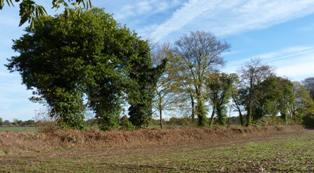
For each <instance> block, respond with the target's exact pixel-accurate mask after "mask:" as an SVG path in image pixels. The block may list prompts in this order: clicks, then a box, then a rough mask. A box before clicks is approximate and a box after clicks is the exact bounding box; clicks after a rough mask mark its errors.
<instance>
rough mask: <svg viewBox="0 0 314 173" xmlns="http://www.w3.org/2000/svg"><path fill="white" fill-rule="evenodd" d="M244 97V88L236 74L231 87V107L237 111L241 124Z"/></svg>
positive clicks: (242, 120) (242, 122)
mask: <svg viewBox="0 0 314 173" xmlns="http://www.w3.org/2000/svg"><path fill="white" fill-rule="evenodd" d="M245 97H246V90H245V88H244V87H243V86H242V84H241V82H240V80H239V76H237V75H236V76H235V82H234V86H233V87H232V92H231V98H232V106H233V108H234V109H235V110H236V111H238V114H239V119H240V124H241V126H243V125H244V115H243V113H242V112H243V111H244V109H245Z"/></svg>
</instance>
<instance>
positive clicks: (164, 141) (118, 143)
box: [0, 126, 303, 153]
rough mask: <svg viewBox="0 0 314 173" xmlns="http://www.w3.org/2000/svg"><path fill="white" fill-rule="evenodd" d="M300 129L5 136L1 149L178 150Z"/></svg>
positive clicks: (0, 138)
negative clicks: (172, 148)
mask: <svg viewBox="0 0 314 173" xmlns="http://www.w3.org/2000/svg"><path fill="white" fill-rule="evenodd" d="M302 130H303V128H302V127H301V126H268V127H248V128H243V127H230V128H212V129H209V128H177V129H163V130H160V129H139V130H134V131H126V130H112V131H107V132H102V131H99V130H87V131H77V130H60V129H50V130H47V129H46V130H45V131H42V132H37V133H34V132H20V133H16V132H2V133H0V147H1V149H2V151H3V152H4V153H10V152H14V153H17V152H23V153H24V152H40V151H49V150H51V149H54V148H60V147H61V148H62V147H79V148H90V147H93V148H97V147H106V146H107V147H111V148H112V147H114V148H116V147H118V148H131V147H136V148H141V147H145V146H161V145H165V146H171V145H174V146H178V145H191V144H198V145H200V144H206V145H217V144H219V143H222V142H228V141H235V140H244V139H248V138H251V137H267V136H272V135H276V134H285V133H298V132H301V131H302Z"/></svg>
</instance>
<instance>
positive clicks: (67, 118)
mask: <svg viewBox="0 0 314 173" xmlns="http://www.w3.org/2000/svg"><path fill="white" fill-rule="evenodd" d="M70 12H71V13H70V14H71V15H70V16H69V15H68V14H66V13H64V14H61V15H59V16H56V17H49V16H44V17H41V18H40V19H39V21H38V22H36V23H35V27H34V29H29V28H28V29H27V34H25V35H24V36H23V37H21V38H20V39H19V40H16V41H14V46H13V48H14V50H15V51H17V52H19V55H18V56H14V57H12V58H11V59H10V60H9V61H10V62H9V64H8V68H9V70H11V71H18V72H20V74H21V76H22V79H23V83H24V84H25V85H26V86H27V88H28V89H31V90H33V91H34V94H36V96H37V97H34V98H33V100H35V101H36V100H37V101H38V100H44V101H46V102H47V104H48V105H49V106H50V107H51V111H50V114H51V116H52V117H55V118H56V119H57V120H58V122H59V123H60V124H64V125H65V126H69V127H71V128H78V129H81V128H83V122H84V121H83V120H84V115H83V112H84V108H85V107H84V104H83V95H85V94H86V95H87V97H88V106H89V107H90V108H91V109H92V110H93V111H94V112H95V114H96V118H97V120H98V123H99V125H100V127H101V129H103V130H107V129H109V128H112V127H115V126H116V125H117V124H118V118H119V113H120V111H121V102H122V100H123V98H122V97H123V96H124V95H125V94H128V95H129V96H128V99H129V101H130V102H131V103H132V104H131V106H133V108H134V107H136V106H134V104H138V103H139V102H140V103H143V104H144V105H145V106H146V105H148V107H149V106H151V101H150V100H149V99H148V100H144V99H143V97H144V98H145V99H146V98H147V97H149V98H150V94H151V93H152V92H151V91H152V89H153V86H152V85H153V84H152V83H149V82H151V81H150V80H153V81H155V78H156V77H155V76H153V75H152V73H153V72H155V71H154V70H156V69H155V68H153V67H152V66H151V57H150V54H149V52H150V49H149V47H148V44H147V43H146V41H143V40H141V39H140V38H139V37H138V36H136V34H135V33H132V32H130V31H129V30H128V29H127V28H125V27H120V26H119V25H118V24H117V22H116V21H115V20H114V19H113V18H112V16H111V15H109V14H107V13H105V12H104V11H103V10H100V9H91V10H88V11H85V12H83V13H80V12H78V11H75V10H72V11H70ZM158 69H159V68H158ZM154 75H155V74H154ZM147 87H148V88H147ZM132 93H136V97H134V96H135V95H134V94H132ZM136 98H138V99H136ZM146 108H147V107H145V109H146ZM141 111H142V110H141ZM149 111H150V110H149V108H147V110H145V111H144V112H140V113H139V114H140V115H141V116H142V114H146V113H147V112H149ZM130 114H132V111H131V113H130Z"/></svg>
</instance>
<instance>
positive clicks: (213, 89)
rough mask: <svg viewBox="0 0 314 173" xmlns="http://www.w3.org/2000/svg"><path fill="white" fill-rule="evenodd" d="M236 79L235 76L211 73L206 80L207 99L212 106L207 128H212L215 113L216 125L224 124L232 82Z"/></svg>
mask: <svg viewBox="0 0 314 173" xmlns="http://www.w3.org/2000/svg"><path fill="white" fill-rule="evenodd" d="M236 79H237V75H236V74H230V75H228V74H225V73H219V72H217V73H212V74H210V76H209V78H208V79H207V83H206V86H207V87H208V89H209V90H208V98H209V100H210V102H211V104H212V107H213V108H212V115H211V118H210V122H209V126H212V124H213V119H214V115H215V113H216V114H217V118H218V123H219V124H220V125H225V124H226V118H227V107H226V105H227V104H228V103H229V101H230V98H231V96H232V91H233V86H234V82H235V81H236Z"/></svg>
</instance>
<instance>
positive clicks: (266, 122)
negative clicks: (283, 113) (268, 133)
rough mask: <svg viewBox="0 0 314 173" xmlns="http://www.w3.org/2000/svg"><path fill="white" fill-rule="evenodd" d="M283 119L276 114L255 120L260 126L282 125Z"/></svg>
mask: <svg viewBox="0 0 314 173" xmlns="http://www.w3.org/2000/svg"><path fill="white" fill-rule="evenodd" d="M284 124H285V121H284V120H283V119H282V118H281V117H278V116H264V117H262V118H261V119H259V120H258V121H257V122H256V125H260V126H272V125H284Z"/></svg>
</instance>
